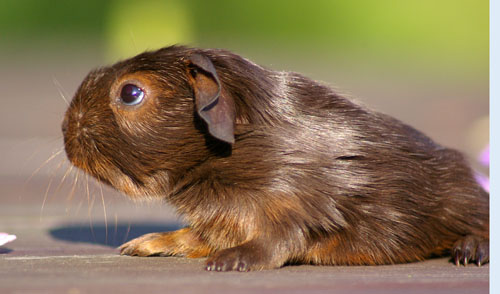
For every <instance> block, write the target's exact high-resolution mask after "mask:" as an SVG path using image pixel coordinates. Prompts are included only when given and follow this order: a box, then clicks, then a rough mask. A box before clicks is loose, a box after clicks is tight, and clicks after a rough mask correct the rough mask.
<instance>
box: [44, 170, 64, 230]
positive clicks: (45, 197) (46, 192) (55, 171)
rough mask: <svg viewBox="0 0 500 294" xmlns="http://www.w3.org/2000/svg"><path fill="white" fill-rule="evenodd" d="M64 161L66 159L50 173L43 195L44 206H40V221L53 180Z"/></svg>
mask: <svg viewBox="0 0 500 294" xmlns="http://www.w3.org/2000/svg"><path fill="white" fill-rule="evenodd" d="M63 163H64V161H61V162H60V163H59V164H58V166H57V167H56V168H55V170H54V171H53V172H52V174H51V175H50V179H49V183H48V184H47V188H46V189H45V194H44V196H43V202H42V207H41V208H40V221H42V216H43V209H44V208H45V203H46V202H47V197H48V196H49V191H50V187H51V186H52V182H53V181H54V177H55V174H56V173H57V171H58V170H59V169H60V168H61V166H62V164H63Z"/></svg>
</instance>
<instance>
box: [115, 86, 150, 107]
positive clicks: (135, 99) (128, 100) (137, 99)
mask: <svg viewBox="0 0 500 294" xmlns="http://www.w3.org/2000/svg"><path fill="white" fill-rule="evenodd" d="M120 99H121V100H122V102H123V104H126V105H137V104H139V103H141V102H142V99H144V91H143V90H142V89H141V88H139V87H137V86H136V85H134V84H126V85H125V86H123V87H122V91H121V92H120Z"/></svg>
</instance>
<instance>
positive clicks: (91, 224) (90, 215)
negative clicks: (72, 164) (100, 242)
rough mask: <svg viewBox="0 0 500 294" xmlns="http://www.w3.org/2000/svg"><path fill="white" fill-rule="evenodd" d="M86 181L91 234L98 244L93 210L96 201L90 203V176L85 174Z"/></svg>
mask: <svg viewBox="0 0 500 294" xmlns="http://www.w3.org/2000/svg"><path fill="white" fill-rule="evenodd" d="M85 179H86V187H87V204H88V216H89V224H90V232H91V234H92V237H93V238H94V242H97V238H96V236H95V232H94V224H93V222H92V208H93V207H94V199H95V198H93V199H92V201H90V190H89V175H88V174H85Z"/></svg>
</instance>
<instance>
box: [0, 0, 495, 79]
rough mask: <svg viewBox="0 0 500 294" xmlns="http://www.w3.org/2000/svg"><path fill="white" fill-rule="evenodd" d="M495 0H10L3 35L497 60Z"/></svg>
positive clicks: (118, 46) (122, 49)
mask: <svg viewBox="0 0 500 294" xmlns="http://www.w3.org/2000/svg"><path fill="white" fill-rule="evenodd" d="M488 5H489V2H488V1H487V0H437V1H436V0H420V1H412V0H409V1H401V0H357V1H345V0H312V1H302V0H288V1H269V0H254V1H231V0H211V1H205V0H169V1H159V0H142V1H139V0H138V1H132V0H121V1H120V0H114V1H97V0H86V1H64V0H51V1H49V0H18V1H14V0H3V1H2V9H1V10H0V36H1V43H0V45H7V44H8V43H9V42H12V40H19V39H25V40H36V39H44V38H47V39H50V40H54V39H57V38H59V40H61V41H62V42H78V40H87V39H93V40H94V41H95V42H97V43H99V44H104V45H105V47H106V48H107V52H108V57H109V58H110V59H117V58H123V57H127V56H129V55H133V54H136V53H138V52H140V51H143V50H145V49H154V48H158V47H162V46H164V45H169V44H173V43H188V44H193V45H202V46H205V45H207V44H209V45H211V46H214V45H215V46H217V47H223V46H228V44H232V43H238V44H246V45H248V46H253V47H256V48H258V47H259V46H263V47H264V46H267V47H271V48H283V47H284V46H287V47H289V48H293V47H300V46H304V44H307V45H308V46H316V47H318V48H323V49H324V50H325V51H330V50H343V51H344V52H351V51H353V50H354V51H359V52H361V53H362V54H369V55H372V57H373V58H377V56H390V57H394V56H397V55H404V56H406V58H408V57H409V56H410V57H411V56H412V55H417V56H422V55H423V56H431V57H432V58H433V59H435V60H436V61H438V60H439V61H442V62H447V63H459V64H463V65H464V66H465V67H471V68H474V67H475V68H481V69H483V70H484V69H487V66H488V59H489V55H488V46H489V42H488V40H489V39H488V38H489V31H488V25H489V10H488V8H489V7H488Z"/></svg>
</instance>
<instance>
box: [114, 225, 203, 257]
mask: <svg viewBox="0 0 500 294" xmlns="http://www.w3.org/2000/svg"><path fill="white" fill-rule="evenodd" d="M119 249H120V254H121V255H131V256H186V257H190V258H197V257H205V256H208V255H209V254H210V252H211V251H212V250H210V248H209V247H208V246H206V245H205V244H204V243H203V242H201V241H200V240H199V239H198V238H196V237H195V236H193V234H192V232H191V230H190V229H189V228H184V229H180V230H177V231H174V232H165V233H151V234H146V235H143V236H141V237H139V238H135V239H133V240H131V241H129V242H127V243H125V244H123V245H122V246H120V247H119Z"/></svg>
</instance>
